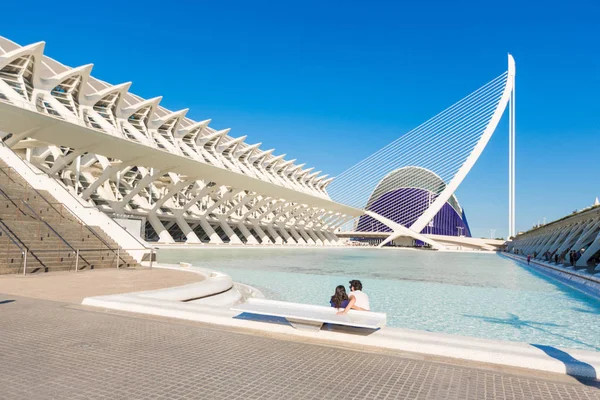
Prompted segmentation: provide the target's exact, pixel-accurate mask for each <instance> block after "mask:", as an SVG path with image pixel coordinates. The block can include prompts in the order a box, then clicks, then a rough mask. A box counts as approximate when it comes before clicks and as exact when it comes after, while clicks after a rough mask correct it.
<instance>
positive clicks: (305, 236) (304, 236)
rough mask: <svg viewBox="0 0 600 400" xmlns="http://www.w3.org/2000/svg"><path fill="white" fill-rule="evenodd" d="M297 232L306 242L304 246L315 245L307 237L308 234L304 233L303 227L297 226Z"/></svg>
mask: <svg viewBox="0 0 600 400" xmlns="http://www.w3.org/2000/svg"><path fill="white" fill-rule="evenodd" d="M298 232H299V233H300V235H301V236H302V237H303V238H304V240H305V241H306V244H309V245H313V246H314V245H315V241H314V240H313V239H312V238H311V237H310V236H309V235H308V233H306V231H305V230H304V227H303V226H298Z"/></svg>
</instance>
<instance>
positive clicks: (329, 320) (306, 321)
mask: <svg viewBox="0 0 600 400" xmlns="http://www.w3.org/2000/svg"><path fill="white" fill-rule="evenodd" d="M231 310H232V311H239V312H245V313H250V314H258V315H267V316H272V317H282V318H285V319H286V320H287V321H288V322H289V323H290V324H291V325H292V326H293V327H294V328H296V329H303V330H311V331H318V330H320V329H321V327H322V326H323V324H334V325H344V326H351V327H355V328H366V329H379V328H381V327H383V326H385V324H386V320H387V315H386V314H384V313H376V312H372V311H356V310H350V311H349V312H348V313H347V314H345V315H337V312H338V309H337V308H333V307H323V306H314V305H311V304H300V303H288V302H285V301H276V300H266V299H256V298H253V299H248V301H247V302H245V303H242V304H238V305H237V306H235V307H231Z"/></svg>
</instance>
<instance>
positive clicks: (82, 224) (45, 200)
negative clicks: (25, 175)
mask: <svg viewBox="0 0 600 400" xmlns="http://www.w3.org/2000/svg"><path fill="white" fill-rule="evenodd" d="M8 168H9V170H10V169H13V168H12V167H8ZM0 170H2V172H3V173H4V174H5V175H6V176H7V177H8V178H9V179H10V180H11V181H12V182H13V183H14V184H17V185H20V186H22V185H21V184H20V183H19V182H15V181H14V180H13V179H12V178H11V177H10V175H9V174H6V171H4V168H0ZM26 188H31V189H32V190H33V191H34V192H35V193H36V194H37V195H38V196H39V197H40V198H41V199H42V200H43V201H44V202H45V203H46V204H48V205H49V206H50V207H52V209H54V211H56V212H57V213H58V214H60V215H61V217H62V218H66V217H64V216H62V213H61V212H59V211H58V210H57V209H56V208H55V207H54V206H53V204H60V205H61V207H64V208H65V209H67V211H68V212H69V213H70V214H71V215H73V216H74V218H75V219H76V221H77V222H78V223H79V224H80V225H81V226H83V227H85V228H86V229H87V230H88V231H90V232H91V233H92V235H94V237H96V238H97V239H98V240H100V242H101V243H102V244H104V245H105V246H106V248H107V249H108V250H111V251H113V252H114V253H115V254H116V255H117V256H118V257H119V259H120V260H121V261H123V262H125V259H123V258H122V257H121V256H120V254H119V252H117V251H115V250H114V249H112V248H111V246H110V244H109V243H108V242H107V241H106V240H104V238H102V237H101V236H100V235H99V234H98V232H96V231H95V230H94V229H93V228H92V227H91V226H89V225H87V224H86V223H85V222H84V221H83V220H82V219H81V218H79V216H77V214H75V213H74V212H73V211H71V209H70V208H69V207H68V206H66V205H64V204H62V203H52V202H50V201H48V199H46V198H45V197H44V195H43V194H41V193H40V192H39V191H38V190H37V189H35V188H34V187H32V186H31V185H29V184H27V187H26ZM0 192H1V193H2V194H3V195H4V196H5V197H6V198H7V199H8V200H9V201H10V202H11V203H13V205H15V207H17V209H19V211H21V213H22V214H23V215H26V214H25V212H23V210H21V209H20V207H19V206H18V205H17V204H16V203H15V202H14V200H13V199H11V198H10V196H9V195H8V194H6V192H4V190H2V188H0ZM19 201H21V202H22V203H23V204H24V205H26V206H27V208H29V210H30V211H31V212H33V213H34V214H35V216H36V217H37V218H38V219H40V220H41V221H43V222H44V223H45V224H46V225H47V226H48V227H49V228H50V229H51V230H52V231H53V232H54V233H56V234H57V235H58V237H59V238H60V239H61V240H63V242H65V244H66V245H67V246H70V245H69V243H68V242H67V241H66V240H65V239H64V238H62V236H61V235H60V234H59V233H58V232H56V230H54V229H53V228H52V227H51V226H50V225H49V224H48V222H46V221H45V220H44V219H43V218H42V217H41V216H40V215H39V214H38V213H37V212H36V211H35V210H34V209H33V208H32V207H31V206H30V205H29V203H27V201H25V200H23V199H19ZM128 233H129V232H128ZM130 235H131V234H130ZM138 243H139V241H138ZM70 247H71V249H72V250H73V252H76V250H75V248H73V247H72V246H70ZM145 250H148V248H145ZM81 258H82V259H83V260H84V261H85V262H86V263H88V264H89V262H88V261H87V260H85V258H83V257H81Z"/></svg>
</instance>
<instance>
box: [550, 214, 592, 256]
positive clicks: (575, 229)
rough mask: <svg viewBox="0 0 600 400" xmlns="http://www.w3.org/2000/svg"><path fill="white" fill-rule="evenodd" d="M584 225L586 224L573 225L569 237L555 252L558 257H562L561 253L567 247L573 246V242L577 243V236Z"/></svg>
mask: <svg viewBox="0 0 600 400" xmlns="http://www.w3.org/2000/svg"><path fill="white" fill-rule="evenodd" d="M585 225H586V224H585V223H583V222H582V223H580V224H577V225H575V226H574V227H573V229H571V232H570V233H569V236H568V237H567V238H566V239H565V240H564V241H563V244H562V245H561V246H560V247H559V248H558V249H557V250H556V252H557V253H558V254H559V255H562V254H561V253H563V252H565V251H566V250H567V249H568V248H569V247H571V246H572V245H573V243H574V242H576V241H577V239H576V238H577V235H579V234H580V233H581V231H582V230H583V228H584V227H585Z"/></svg>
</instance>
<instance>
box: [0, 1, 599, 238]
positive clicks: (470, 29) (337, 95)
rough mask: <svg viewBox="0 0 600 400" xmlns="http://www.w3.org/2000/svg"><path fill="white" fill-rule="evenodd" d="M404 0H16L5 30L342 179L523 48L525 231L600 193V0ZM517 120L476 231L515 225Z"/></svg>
mask: <svg viewBox="0 0 600 400" xmlns="http://www.w3.org/2000/svg"><path fill="white" fill-rule="evenodd" d="M217 3H218V4H217ZM401 3H402V2H353V1H329V2H323V1H302V2H285V1H282V2H275V1H267V2H265V1H253V2H246V1H239V2H235V1H223V2H205V1H198V2H191V1H189V2H183V1H181V2H178V1H170V2H165V1H161V2H153V1H144V2H136V1H131V2H111V1H107V2H101V3H99V2H90V3H88V2H81V1H78V2H70V1H63V2H61V6H60V7H59V8H57V9H50V8H49V6H48V2H46V1H44V2H41V1H40V2H38V1H37V0H33V1H30V2H27V3H18V2H10V3H8V4H3V5H2V9H3V16H2V24H1V25H0V35H2V36H5V37H7V38H9V39H11V40H13V41H15V42H17V43H20V44H21V45H25V44H29V43H33V42H37V41H41V40H43V41H46V43H47V44H46V54H47V55H49V56H51V57H53V58H56V59H58V60H59V61H61V62H63V63H65V64H67V65H70V66H78V65H82V64H87V63H94V65H95V66H94V70H93V75H95V76H97V77H98V78H100V79H103V80H106V81H108V82H111V83H114V84H117V83H121V82H126V81H133V82H134V83H133V86H132V89H131V90H132V91H133V92H134V93H136V94H138V95H140V96H142V97H146V98H149V97H154V96H159V95H162V96H164V99H163V101H162V104H163V105H164V106H165V107H167V108H169V109H172V110H178V109H182V108H190V112H189V114H188V115H189V116H190V117H191V118H194V119H197V120H202V119H206V118H212V126H213V127H214V128H232V132H231V134H232V135H234V136H241V135H248V142H250V143H254V142H262V143H263V147H264V148H272V147H274V148H275V149H276V150H277V151H276V154H280V153H287V154H288V157H291V158H297V159H298V160H299V161H301V162H306V163H307V164H309V165H310V166H315V167H316V169H322V170H323V171H325V172H327V173H329V174H330V175H331V176H335V175H336V174H339V173H341V172H342V171H343V170H344V169H346V168H348V167H350V166H351V165H353V164H354V163H355V162H357V161H359V160H361V159H362V158H364V157H365V156H368V155H369V154H371V153H372V152H374V151H376V150H377V149H379V148H381V147H382V146H384V145H386V144H387V143H389V142H390V141H392V140H394V139H395V138H397V137H398V136H400V135H401V134H403V133H405V132H407V131H409V130H410V129H411V128H414V127H415V126H417V125H419V124H420V123H421V122H423V121H425V120H426V119H428V118H429V117H431V116H433V115H435V114H437V113H438V112H439V111H441V110H443V109H444V108H446V107H447V106H449V105H451V104H452V103H453V102H455V101H457V100H459V99H460V98H462V97H463V96H465V95H467V94H468V93H470V92H471V91H473V90H474V89H476V88H478V87H479V86H481V85H483V84H484V83H486V82H487V81H488V80H490V79H492V78H494V77H495V76H497V75H499V74H500V73H502V72H504V71H505V70H506V54H507V53H508V52H510V53H512V54H513V55H514V57H515V60H516V63H517V153H518V154H517V229H519V230H523V229H527V228H529V227H531V225H532V223H534V222H537V221H538V220H542V219H543V218H544V217H546V218H547V220H552V219H555V218H558V217H561V216H563V215H564V214H568V213H570V212H571V211H573V210H574V209H577V208H582V207H585V206H588V205H590V204H591V203H592V202H593V200H594V198H595V197H596V196H600V173H599V172H600V161H599V160H600V157H598V153H599V150H600V112H599V109H600V101H599V100H598V92H599V89H600V52H599V51H598V48H599V46H600V44H599V38H600V27H599V26H598V21H599V20H600V5H599V2H594V1H569V2H554V1H544V2H533V1H529V2H511V1H504V2H485V1H484V2H482V1H454V2H410V3H408V4H401ZM11 15H12V17H10V18H7V16H11ZM506 120H507V118H504V120H503V121H502V123H501V125H500V126H499V128H498V129H497V131H496V133H495V134H494V136H493V138H492V140H491V142H490V144H489V145H488V147H487V148H486V150H485V151H484V153H483V155H482V157H481V158H480V159H479V161H478V163H477V164H476V165H475V167H474V168H473V170H472V171H471V173H470V175H469V176H468V177H467V178H466V179H465V181H464V182H463V184H462V185H461V187H460V188H459V190H458V192H457V196H458V198H459V201H460V202H461V204H462V206H463V207H464V208H465V210H466V213H467V217H468V219H469V223H470V224H471V227H472V231H473V234H474V235H475V236H489V234H490V231H489V230H490V229H496V236H505V235H506V231H507V198H508V194H507V175H508V172H507V147H508V144H507V143H508V140H507V123H506V122H507V121H506Z"/></svg>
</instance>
